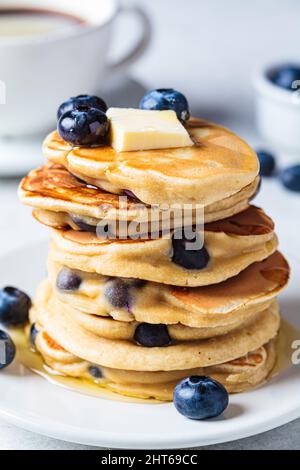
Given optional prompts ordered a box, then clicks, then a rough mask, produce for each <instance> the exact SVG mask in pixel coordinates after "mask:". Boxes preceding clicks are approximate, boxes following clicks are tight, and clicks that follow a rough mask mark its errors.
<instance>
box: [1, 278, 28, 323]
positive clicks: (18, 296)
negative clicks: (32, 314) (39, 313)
mask: <svg viewBox="0 0 300 470" xmlns="http://www.w3.org/2000/svg"><path fill="white" fill-rule="evenodd" d="M30 307H31V300H30V298H29V297H28V295H27V294H25V292H22V291H21V290H19V289H17V288H16V287H4V289H0V323H2V325H5V326H8V327H9V326H16V325H24V324H25V323H26V322H27V321H28V314H29V309H30Z"/></svg>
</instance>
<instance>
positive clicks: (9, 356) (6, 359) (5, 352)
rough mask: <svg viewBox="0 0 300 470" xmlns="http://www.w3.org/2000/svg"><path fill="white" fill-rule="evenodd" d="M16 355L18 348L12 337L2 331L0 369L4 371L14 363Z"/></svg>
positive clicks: (0, 335)
mask: <svg viewBox="0 0 300 470" xmlns="http://www.w3.org/2000/svg"><path fill="white" fill-rule="evenodd" d="M15 355H16V346H15V345H14V343H13V341H12V339H11V337H10V336H9V335H8V334H7V333H6V332H5V331H3V330H0V369H4V368H5V367H7V366H8V365H9V364H11V363H12V361H13V360H14V358H15Z"/></svg>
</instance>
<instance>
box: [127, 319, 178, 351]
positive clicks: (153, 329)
mask: <svg viewBox="0 0 300 470" xmlns="http://www.w3.org/2000/svg"><path fill="white" fill-rule="evenodd" d="M134 341H135V342H136V343H137V344H139V345H140V346H145V347H146V348H155V347H162V346H169V345H170V344H171V343H172V340H171V338H170V335H169V332H168V327H167V325H162V324H158V325H154V324H151V323H140V324H139V325H138V326H137V328H136V330H135V333H134Z"/></svg>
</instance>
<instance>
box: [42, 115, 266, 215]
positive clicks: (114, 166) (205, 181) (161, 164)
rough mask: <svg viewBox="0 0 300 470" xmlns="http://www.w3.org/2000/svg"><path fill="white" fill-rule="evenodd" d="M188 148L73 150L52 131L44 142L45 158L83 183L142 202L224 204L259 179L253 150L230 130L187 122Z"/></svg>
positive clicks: (205, 122)
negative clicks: (189, 140)
mask: <svg viewBox="0 0 300 470" xmlns="http://www.w3.org/2000/svg"><path fill="white" fill-rule="evenodd" d="M186 127H187V130H188V132H189V134H190V136H191V138H192V140H193V142H194V146H193V147H184V148H176V149H159V150H146V151H136V152H120V153H118V152H116V151H115V150H114V149H113V148H112V147H109V146H103V147H96V148H83V147H80V148H79V147H75V148H72V147H71V146H70V145H69V144H68V143H66V142H65V141H63V140H62V139H61V137H60V136H59V134H58V133H57V131H54V132H52V133H51V134H50V135H49V136H48V137H47V138H46V140H45V142H44V145H43V150H44V154H45V156H46V157H47V158H48V159H49V160H50V161H51V162H54V163H59V164H61V165H63V166H64V167H65V168H67V169H68V170H69V171H70V172H71V173H72V174H74V175H76V176H78V177H79V178H81V179H82V180H84V181H86V182H88V183H90V184H93V185H95V186H98V187H100V188H102V189H104V190H106V191H109V192H111V193H117V194H120V193H123V192H124V190H126V191H131V192H132V193H133V194H134V195H135V196H136V197H137V198H138V199H139V200H140V201H142V202H144V203H146V204H174V203H177V204H201V205H203V206H207V205H209V204H212V203H214V202H216V201H220V200H223V199H224V198H227V197H229V196H231V195H233V194H235V193H237V192H239V191H241V190H242V189H243V188H244V187H246V186H248V185H249V184H250V183H251V182H253V180H254V179H255V178H256V176H257V175H258V171H259V164H258V159H257V156H256V154H255V152H254V151H253V150H252V149H251V148H250V147H249V146H248V144H246V142H244V141H243V140H242V139H240V138H239V137H237V136H236V135H235V134H233V133H232V132H230V131H229V130H227V129H225V128H223V127H221V126H218V125H216V124H213V123H210V122H207V121H204V120H200V119H194V118H193V119H190V120H189V121H188V123H187V125H186Z"/></svg>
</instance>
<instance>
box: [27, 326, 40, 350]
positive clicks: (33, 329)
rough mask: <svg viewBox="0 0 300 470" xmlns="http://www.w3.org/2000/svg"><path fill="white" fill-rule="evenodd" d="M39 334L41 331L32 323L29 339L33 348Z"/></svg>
mask: <svg viewBox="0 0 300 470" xmlns="http://www.w3.org/2000/svg"><path fill="white" fill-rule="evenodd" d="M38 332H39V330H38V329H37V327H36V324H35V323H32V325H31V327H30V332H29V339H30V342H31V344H32V346H35V340H36V337H37V334H38Z"/></svg>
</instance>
